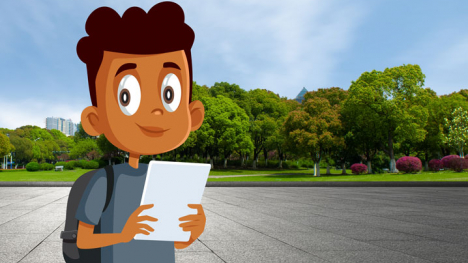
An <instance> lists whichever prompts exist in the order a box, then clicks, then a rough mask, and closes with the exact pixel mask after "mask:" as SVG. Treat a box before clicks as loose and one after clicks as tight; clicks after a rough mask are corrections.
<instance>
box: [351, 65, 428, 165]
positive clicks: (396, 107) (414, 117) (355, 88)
mask: <svg viewBox="0 0 468 263" xmlns="http://www.w3.org/2000/svg"><path fill="white" fill-rule="evenodd" d="M424 79H425V75H424V74H423V73H422V71H421V68H420V67H419V66H418V65H403V66H399V67H394V68H387V69H385V70H384V71H383V72H381V71H376V70H373V71H372V72H364V73H363V74H362V75H361V76H360V77H359V79H358V80H356V81H353V82H352V84H351V86H350V88H349V93H350V98H352V99H353V100H354V103H355V104H356V106H357V107H360V108H362V109H363V111H364V112H365V113H366V114H367V113H368V112H374V113H375V115H373V116H372V121H376V122H377V124H378V125H377V126H376V127H379V128H381V129H382V130H381V133H382V134H384V136H385V137H386V144H385V143H382V145H383V150H384V151H385V152H386V153H387V154H388V156H389V158H390V171H391V172H395V171H396V167H395V153H394V147H395V139H397V140H399V141H400V142H402V141H411V143H418V142H421V141H423V140H424V138H425V135H426V131H425V130H424V126H425V125H426V122H427V117H428V112H427V108H426V107H425V105H426V104H427V99H428V96H427V93H426V92H425V90H424V89H423V88H422V86H423V85H424ZM397 146H399V145H397Z"/></svg>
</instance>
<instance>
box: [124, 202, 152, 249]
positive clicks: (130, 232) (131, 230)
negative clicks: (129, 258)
mask: <svg viewBox="0 0 468 263" xmlns="http://www.w3.org/2000/svg"><path fill="white" fill-rule="evenodd" d="M153 206H154V205H153V204H151V205H142V206H140V207H138V208H137V209H135V211H134V212H133V213H132V214H131V215H130V217H129V218H128V219H127V223H125V226H124V228H123V229H122V232H121V233H120V238H121V241H122V242H125V243H126V242H130V241H131V240H132V239H133V238H134V237H135V235H136V234H143V235H149V234H150V233H149V232H153V231H154V229H153V228H152V227H150V226H149V225H147V224H143V223H140V222H142V221H153V222H156V221H158V219H156V218H154V217H151V216H138V215H139V214H140V213H141V212H143V210H146V209H150V208H152V207H153ZM148 231H149V232H148Z"/></svg>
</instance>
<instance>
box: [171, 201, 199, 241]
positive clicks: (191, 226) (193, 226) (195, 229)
mask: <svg viewBox="0 0 468 263" xmlns="http://www.w3.org/2000/svg"><path fill="white" fill-rule="evenodd" d="M188 207H190V208H196V209H197V210H198V213H197V214H196V215H188V216H184V217H181V218H179V221H188V222H185V223H182V224H180V225H179V226H180V227H182V230H184V231H190V232H192V233H191V235H190V239H189V241H187V242H174V247H175V248H177V249H182V248H186V247H188V246H189V245H190V244H192V243H193V242H194V241H195V240H197V238H198V237H199V236H200V235H201V234H202V233H203V231H204V230H205V224H206V216H205V212H204V211H203V207H202V205H200V204H189V205H188Z"/></svg>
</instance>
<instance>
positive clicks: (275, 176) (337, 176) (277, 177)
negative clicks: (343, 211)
mask: <svg viewBox="0 0 468 263" xmlns="http://www.w3.org/2000/svg"><path fill="white" fill-rule="evenodd" d="M88 171H91V170H86V169H76V170H65V171H63V172H55V171H39V172H28V171H25V170H23V171H2V172H0V181H75V180H76V179H77V178H78V177H80V176H81V175H82V174H84V173H86V172H88ZM325 171H326V170H323V171H322V172H325ZM331 172H332V174H334V175H322V176H320V177H314V176H313V175H312V174H313V170H312V169H311V170H308V169H299V170H214V171H211V172H210V175H216V176H222V175H255V174H272V175H269V176H244V177H226V178H210V179H208V181H213V182H219V181H468V172H462V173H456V172H453V171H441V172H437V173H434V172H422V173H419V174H370V175H367V174H364V175H352V174H349V175H341V170H334V169H332V170H331ZM347 172H348V173H350V171H349V170H347Z"/></svg>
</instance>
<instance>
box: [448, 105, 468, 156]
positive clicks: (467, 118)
mask: <svg viewBox="0 0 468 263" xmlns="http://www.w3.org/2000/svg"><path fill="white" fill-rule="evenodd" d="M445 125H446V127H447V128H448V134H446V135H445V136H444V141H445V142H447V143H448V144H449V145H450V146H452V147H455V148H456V149H457V151H458V154H459V155H460V157H464V156H465V155H464V149H465V145H466V143H467V142H468V112H467V111H465V110H464V109H463V108H462V107H459V108H457V109H455V110H454V111H453V112H452V119H451V120H449V119H447V118H446V119H445Z"/></svg>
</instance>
